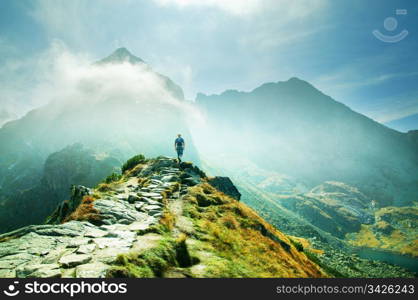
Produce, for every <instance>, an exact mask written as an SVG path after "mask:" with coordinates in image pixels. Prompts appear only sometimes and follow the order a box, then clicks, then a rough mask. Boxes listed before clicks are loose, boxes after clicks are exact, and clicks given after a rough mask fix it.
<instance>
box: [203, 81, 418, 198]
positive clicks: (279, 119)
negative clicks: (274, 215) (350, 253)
mask: <svg viewBox="0 0 418 300" xmlns="http://www.w3.org/2000/svg"><path fill="white" fill-rule="evenodd" d="M196 102H197V104H198V105H199V107H201V108H202V109H203V110H204V111H205V112H206V114H207V117H208V120H209V123H210V124H211V126H212V132H213V133H214V135H213V136H212V138H213V139H214V140H217V141H218V142H217V143H215V144H216V145H217V146H218V148H217V149H213V151H218V152H219V153H221V152H224V153H234V155H235V153H238V151H239V150H241V151H243V152H245V155H246V156H247V157H249V158H251V160H253V161H255V162H256V163H257V164H258V165H260V166H262V167H263V168H266V169H269V170H274V171H277V172H279V173H283V174H286V175H288V176H292V177H294V178H297V179H298V181H302V182H303V183H304V185H305V186H306V187H307V188H308V189H311V188H313V187H315V186H317V185H319V184H321V183H323V182H325V181H341V182H345V183H348V184H350V185H353V186H355V187H358V188H359V189H360V190H361V191H362V192H364V193H366V194H367V195H368V196H369V197H371V198H372V199H375V200H376V201H377V202H378V203H379V204H380V205H382V206H386V205H407V204H411V203H412V202H413V201H416V200H417V196H418V184H417V182H418V172H416V170H417V169H418V151H417V148H416V144H415V143H414V142H413V141H412V140H411V139H410V138H409V137H408V135H407V134H405V133H400V132H397V131H395V130H393V129H390V128H388V127H386V126H384V125H382V124H380V123H377V122H375V121H373V120H371V119H369V118H367V117H365V116H364V115H361V114H359V113H357V112H354V111H352V110H351V109H350V108H348V107H347V106H345V105H344V104H342V103H339V102H337V101H335V100H333V99H332V98H331V97H329V96H327V95H325V94H323V93H322V92H320V91H319V90H317V89H316V88H314V87H313V86H312V85H311V84H309V83H307V82H306V81H303V80H300V79H297V78H291V79H290V80H288V81H286V82H277V83H266V84H263V85H262V86H260V87H258V88H256V89H254V90H253V91H251V92H238V91H234V90H229V91H226V92H224V93H222V94H220V95H212V96H206V95H203V94H199V95H198V96H197V98H196Z"/></svg>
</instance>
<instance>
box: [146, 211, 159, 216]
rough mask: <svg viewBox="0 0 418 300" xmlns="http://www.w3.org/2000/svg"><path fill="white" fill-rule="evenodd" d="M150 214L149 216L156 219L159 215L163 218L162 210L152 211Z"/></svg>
mask: <svg viewBox="0 0 418 300" xmlns="http://www.w3.org/2000/svg"><path fill="white" fill-rule="evenodd" d="M148 214H149V215H150V216H154V217H157V215H159V216H161V210H150V211H149V212H148Z"/></svg>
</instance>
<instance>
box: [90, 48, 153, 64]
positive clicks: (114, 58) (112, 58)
mask: <svg viewBox="0 0 418 300" xmlns="http://www.w3.org/2000/svg"><path fill="white" fill-rule="evenodd" d="M122 62H129V63H131V64H138V63H145V62H144V61H143V60H142V59H141V58H139V57H137V56H135V55H133V54H132V53H131V52H130V51H129V50H128V49H126V48H125V47H121V48H118V49H116V50H115V51H113V53H112V54H110V55H109V56H107V57H105V58H103V59H101V60H99V61H98V63H99V64H107V63H122Z"/></svg>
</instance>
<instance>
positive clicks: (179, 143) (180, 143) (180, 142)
mask: <svg viewBox="0 0 418 300" xmlns="http://www.w3.org/2000/svg"><path fill="white" fill-rule="evenodd" d="M184 146H186V143H185V142H184V139H183V138H182V137H181V134H180V133H179V134H178V135H177V138H176V140H175V141H174V149H176V151H177V159H178V161H179V163H180V162H181V157H182V156H183V151H184Z"/></svg>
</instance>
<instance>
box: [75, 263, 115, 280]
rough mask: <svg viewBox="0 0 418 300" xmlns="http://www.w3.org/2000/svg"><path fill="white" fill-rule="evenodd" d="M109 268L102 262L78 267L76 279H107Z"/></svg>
mask: <svg viewBox="0 0 418 300" xmlns="http://www.w3.org/2000/svg"><path fill="white" fill-rule="evenodd" d="M108 269H109V266H108V265H106V264H104V263H102V262H94V263H89V264H85V265H80V266H77V267H76V269H75V277H77V278H105V277H106V271H107V270H108Z"/></svg>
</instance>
